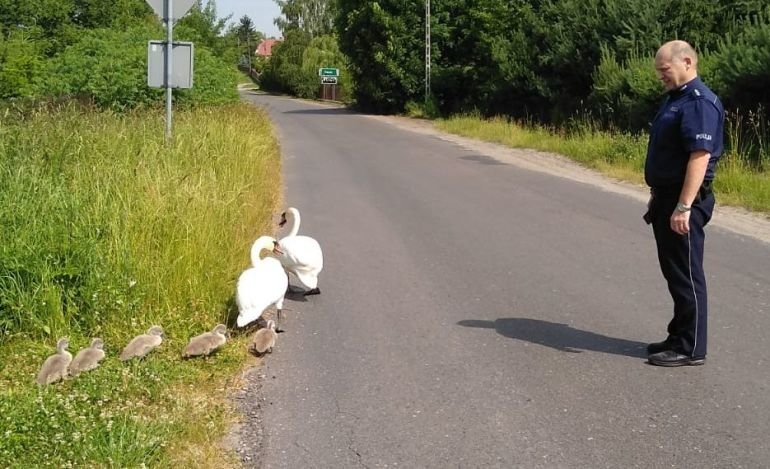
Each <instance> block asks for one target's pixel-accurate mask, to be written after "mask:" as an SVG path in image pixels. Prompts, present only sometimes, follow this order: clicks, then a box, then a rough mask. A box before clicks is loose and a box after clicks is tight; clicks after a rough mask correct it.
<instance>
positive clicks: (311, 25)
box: [275, 0, 336, 37]
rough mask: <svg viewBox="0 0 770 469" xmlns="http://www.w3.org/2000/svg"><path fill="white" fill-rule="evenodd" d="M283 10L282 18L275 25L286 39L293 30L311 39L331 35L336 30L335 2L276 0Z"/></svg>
mask: <svg viewBox="0 0 770 469" xmlns="http://www.w3.org/2000/svg"><path fill="white" fill-rule="evenodd" d="M275 3H277V4H278V6H279V7H280V8H281V15H282V16H281V17H279V18H276V19H275V25H276V26H278V28H279V29H280V30H281V32H282V33H283V35H284V37H285V36H286V35H287V33H288V32H289V31H290V30H292V29H299V30H302V31H304V32H306V33H308V34H310V37H318V36H322V35H326V34H331V33H332V32H333V28H334V15H335V11H336V10H335V8H334V0H275Z"/></svg>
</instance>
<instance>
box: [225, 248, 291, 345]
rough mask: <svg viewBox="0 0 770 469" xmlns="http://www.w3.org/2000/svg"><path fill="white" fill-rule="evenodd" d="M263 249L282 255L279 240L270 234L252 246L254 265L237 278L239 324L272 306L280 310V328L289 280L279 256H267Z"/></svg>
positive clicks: (257, 315)
mask: <svg viewBox="0 0 770 469" xmlns="http://www.w3.org/2000/svg"><path fill="white" fill-rule="evenodd" d="M262 251H270V252H272V253H274V254H279V251H278V247H277V242H276V240H275V239H274V238H271V237H270V236H260V237H259V239H257V241H256V242H254V245H253V246H252V247H251V264H252V266H251V267H250V268H248V269H246V270H244V271H243V273H242V274H241V276H240V277H238V285H237V287H236V296H235V301H236V303H237V304H238V320H237V324H238V327H244V326H246V325H247V324H250V323H252V322H254V321H256V320H257V319H259V318H260V316H262V313H263V312H264V311H265V309H267V307H268V306H270V305H275V309H276V310H277V311H278V316H277V319H276V325H277V326H278V327H277V329H278V330H280V324H281V310H282V309H283V297H284V295H285V294H286V288H287V287H288V286H289V280H288V279H287V278H286V273H285V272H284V271H283V268H282V267H281V263H280V262H279V261H278V259H276V258H274V257H271V256H266V257H265V258H262Z"/></svg>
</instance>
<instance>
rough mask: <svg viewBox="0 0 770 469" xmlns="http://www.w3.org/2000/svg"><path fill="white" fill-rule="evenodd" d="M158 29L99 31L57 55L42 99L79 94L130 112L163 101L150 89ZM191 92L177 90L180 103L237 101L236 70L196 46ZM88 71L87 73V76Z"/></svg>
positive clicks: (85, 36) (156, 92)
mask: <svg viewBox="0 0 770 469" xmlns="http://www.w3.org/2000/svg"><path fill="white" fill-rule="evenodd" d="M162 34H163V32H162V30H161V28H160V27H157V26H151V25H145V26H135V27H131V28H129V29H128V30H126V31H115V30H113V29H96V30H91V31H89V32H88V33H86V34H85V35H84V36H83V37H82V39H81V40H80V41H78V42H76V43H75V44H73V45H71V46H69V47H67V48H66V49H65V50H64V51H63V52H62V53H61V54H59V55H57V56H56V57H54V58H53V59H52V60H51V61H50V64H49V68H48V71H49V72H48V86H47V88H46V89H45V90H40V91H39V93H38V94H39V95H41V96H46V95H48V96H62V95H69V96H79V97H85V98H87V99H89V100H92V101H93V102H94V103H95V104H97V105H98V106H99V107H103V108H113V109H128V108H133V107H136V106H138V105H149V104H153V103H161V102H162V101H163V96H164V90H162V89H159V88H150V87H148V86H147V41H148V40H149V39H151V38H159V37H162ZM193 63H194V77H193V88H192V89H191V90H179V91H176V92H175V95H176V96H177V98H178V101H179V102H180V103H188V104H189V103H217V102H226V101H232V100H235V99H237V93H236V91H235V89H236V83H237V76H236V74H235V72H234V69H233V67H232V66H229V65H228V64H225V63H223V62H222V61H221V60H220V59H218V58H216V57H214V56H213V55H212V54H211V52H209V51H208V49H206V48H205V47H203V46H196V47H195V57H194V58H193ZM84 70H88V73H84V72H83V71H84Z"/></svg>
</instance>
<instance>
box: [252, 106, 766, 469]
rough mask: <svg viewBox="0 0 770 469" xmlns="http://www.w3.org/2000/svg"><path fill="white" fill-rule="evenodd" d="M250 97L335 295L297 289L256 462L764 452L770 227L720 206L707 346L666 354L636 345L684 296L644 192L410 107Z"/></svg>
mask: <svg viewBox="0 0 770 469" xmlns="http://www.w3.org/2000/svg"><path fill="white" fill-rule="evenodd" d="M244 97H245V99H247V100H249V101H251V102H253V103H254V104H255V105H258V106H263V107H265V108H266V109H267V110H268V111H269V113H270V115H271V116H272V118H273V120H274V122H275V125H276V128H277V132H278V134H279V137H280V141H281V145H282V153H283V172H284V183H285V202H286V204H287V206H288V205H291V206H295V207H297V208H299V210H300V211H301V214H302V226H301V228H300V233H301V234H307V235H309V236H313V237H315V238H316V239H318V240H319V242H320V243H321V245H322V246H323V249H324V256H325V266H324V271H323V273H322V275H321V281H320V288H321V291H322V294H321V295H320V296H314V297H308V298H307V299H306V300H307V301H292V300H287V302H286V308H287V309H286V310H285V312H286V313H285V316H284V317H285V322H284V326H285V328H286V332H285V333H284V334H281V335H280V336H279V337H278V339H279V341H278V343H277V346H276V349H275V352H274V353H273V354H272V355H271V356H268V357H267V359H266V365H265V367H264V368H263V369H262V371H261V373H262V376H263V378H262V383H261V389H260V390H259V392H260V399H263V400H262V401H261V421H262V425H263V428H262V429H261V431H262V433H263V434H264V439H263V443H262V448H261V451H262V454H261V455H260V457H259V459H258V460H251V461H250V462H249V463H247V464H253V465H254V466H256V467H265V468H313V467H319V468H327V467H328V468H348V467H350V468H356V467H367V468H376V467H391V468H392V467H405V468H471V467H500V468H511V467H522V468H537V467H548V468H559V467H565V468H589V467H590V468H600V467H607V468H618V467H623V468H628V467H640V468H650V467H684V468H694V467H698V468H703V467H720V468H722V467H746V468H749V467H766V466H767V464H770V389H769V388H770V366H768V365H769V364H768V360H767V358H766V355H767V353H768V336H770V287H769V286H770V244H768V243H766V242H763V241H761V240H757V239H755V238H752V237H750V236H743V235H740V234H736V233H735V232H732V231H729V230H726V229H724V228H721V227H720V226H719V222H718V221H717V220H715V223H714V226H711V227H709V228H708V229H707V242H706V243H707V244H706V261H705V264H706V266H705V267H706V274H707V277H708V281H709V293H710V305H709V306H710V312H711V314H710V318H709V322H710V324H709V327H710V332H709V337H710V340H709V355H708V360H707V363H706V365H705V366H702V367H685V368H674V369H666V368H658V367H653V366H650V365H648V364H646V363H645V352H644V347H645V345H646V343H648V342H650V341H658V340H662V339H663V338H664V335H665V326H666V324H667V322H668V320H669V319H670V315H671V307H672V306H671V300H670V297H669V296H668V293H667V291H666V287H665V284H664V281H663V278H662V276H661V274H660V272H659V270H658V266H657V261H656V257H655V243H654V241H653V237H652V233H651V230H650V229H649V228H648V227H647V226H646V225H644V223H643V222H642V220H641V213H642V212H643V208H644V202H642V200H645V199H644V191H643V190H642V189H637V188H631V189H629V186H627V185H626V186H623V185H617V184H614V183H612V182H608V181H607V180H604V179H602V178H600V177H597V176H593V177H594V179H596V180H600V181H603V183H602V184H593V183H590V181H589V182H581V177H574V176H575V175H578V174H584V173H587V171H584V170H580V169H574V168H573V169H574V170H571V169H570V167H569V165H566V166H564V165H563V164H562V167H561V172H562V173H565V169H566V175H567V176H570V177H562V176H558V175H554V174H550V173H549V172H548V171H545V172H544V171H534V170H532V163H531V161H532V159H531V155H529V160H527V154H526V152H523V151H519V150H500V149H499V148H498V149H497V150H495V151H492V150H489V148H490V146H489V145H481V144H479V145H472V144H466V145H461V144H458V143H457V140H456V139H452V138H444V137H441V136H440V135H438V134H437V133H435V132H430V131H420V132H412V131H409V130H406V129H405V128H404V127H405V126H404V125H403V124H400V125H394V124H393V122H396V121H397V119H390V118H376V117H371V116H363V115H358V114H356V113H353V112H349V111H347V110H344V109H339V108H330V107H326V106H320V105H318V104H313V103H308V102H303V101H297V100H291V99H288V98H283V97H274V96H265V95H255V94H252V93H244ZM415 125H417V124H415ZM425 127H426V126H425V125H420V128H421V129H425ZM527 161H529V163H527ZM557 166H558V165H557ZM589 179H590V177H589V178H587V179H585V180H586V181H588V180H589ZM602 185H603V187H602ZM613 188H614V189H613ZM718 217H719V215H717V218H718ZM721 224H722V225H725V223H724V221H722V222H721Z"/></svg>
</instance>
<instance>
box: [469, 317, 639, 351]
mask: <svg viewBox="0 0 770 469" xmlns="http://www.w3.org/2000/svg"><path fill="white" fill-rule="evenodd" d="M457 324H458V325H460V326H463V327H479V328H483V329H494V330H495V331H496V332H497V333H498V334H500V335H503V336H505V337H510V338H511V339H518V340H524V341H527V342H532V343H533V344H539V345H544V346H546V347H550V348H553V349H556V350H560V351H562V352H570V353H581V352H582V351H583V350H590V351H593V352H602V353H612V354H615V355H626V356H629V357H635V358H647V352H646V346H647V344H646V343H643V342H637V341H635V340H626V339H618V338H616V337H608V336H606V335H602V334H597V333H596V332H590V331H584V330H580V329H575V328H573V327H570V326H568V325H567V324H560V323H556V322H550V321H543V320H540V319H528V318H500V319H497V320H495V321H486V320H481V319H465V320H462V321H458V322H457Z"/></svg>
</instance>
